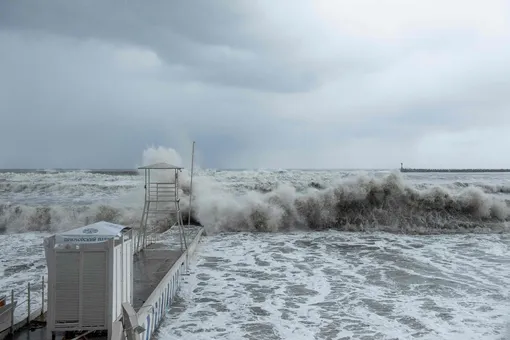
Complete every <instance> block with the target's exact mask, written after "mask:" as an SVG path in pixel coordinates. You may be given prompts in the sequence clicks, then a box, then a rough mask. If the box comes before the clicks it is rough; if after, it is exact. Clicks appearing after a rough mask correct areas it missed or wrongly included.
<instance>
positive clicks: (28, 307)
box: [27, 282, 30, 325]
mask: <svg viewBox="0 0 510 340" xmlns="http://www.w3.org/2000/svg"><path fill="white" fill-rule="evenodd" d="M27 310H28V315H27V325H30V282H29V283H28V298H27Z"/></svg>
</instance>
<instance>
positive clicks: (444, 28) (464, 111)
mask: <svg viewBox="0 0 510 340" xmlns="http://www.w3.org/2000/svg"><path fill="white" fill-rule="evenodd" d="M389 1H390V0H389ZM391 1H393V0H391ZM391 1H390V2H391ZM455 2H456V0H449V1H447V2H446V3H444V2H441V3H440V2H438V1H436V0H434V1H431V2H430V4H429V3H427V6H425V5H424V6H425V7H424V8H419V9H418V10H416V9H414V8H409V7H405V8H402V9H400V10H394V11H390V10H388V8H387V7H388V6H386V7H384V6H381V5H380V4H378V2H377V1H375V0H363V1H361V0H360V3H363V4H364V6H365V7H364V8H367V7H366V6H369V7H368V8H372V9H373V13H372V12H370V13H367V12H366V10H365V9H363V8H361V7H360V6H361V4H357V3H356V4H353V3H344V2H332V1H329V0H317V1H305V0H299V1H283V0H282V1H280V2H278V3H274V2H270V1H260V2H256V3H253V2H244V1H240V2H230V1H185V2H169V1H162V0H158V1H151V2H150V5H148V4H147V3H142V2H134V1H122V2H114V1H95V0H91V1H86V2H83V1H80V2H78V1H64V0H51V1H45V2H44V3H42V2H32V1H25V0H17V1H10V0H7V1H2V2H0V46H2V53H0V74H1V75H2V77H0V119H1V122H2V126H1V128H0V129H1V133H0V167H103V168H105V167H110V168H116V167H132V166H134V165H135V164H137V162H138V161H139V159H140V155H141V152H142V150H143V149H144V148H145V147H147V146H149V145H167V146H170V147H174V148H176V149H177V150H179V151H181V152H187V151H188V149H189V146H190V143H191V140H196V141H197V142H198V147H199V149H200V155H201V158H202V159H201V161H202V162H203V165H204V166H210V167H242V168H246V167H300V168H309V167H351V168H357V167H378V168H381V167H383V168H384V167H396V166H398V165H399V163H400V161H401V160H403V161H406V160H409V161H410V162H414V163H415V164H416V165H419V166H456V164H463V165H466V166H468V165H469V166H483V164H489V163H490V164H500V165H499V166H510V161H506V160H504V159H501V157H500V156H499V153H500V151H496V150H500V149H501V150H505V149H507V148H508V147H510V140H508V138H506V137H504V135H501V133H502V131H505V130H504V128H505V127H508V126H509V125H510V121H509V120H510V118H509V117H510V116H509V115H508V114H507V113H508V109H509V108H510V99H508V98H509V97H508V96H507V93H510V83H509V82H508V79H510V78H509V76H510V66H508V63H507V60H508V59H509V58H510V48H509V47H508V46H510V45H509V44H508V43H509V42H510V41H509V40H510V39H509V37H508V34H507V33H505V32H508V29H507V28H509V22H510V21H509V20H508V16H506V17H505V16H504V14H500V13H502V11H501V10H500V6H502V5H501V4H504V3H505V2H504V1H493V2H491V3H490V4H487V5H485V6H483V7H482V6H481V5H477V2H462V4H461V6H464V7H463V11H461V12H459V11H457V8H458V7H456V6H458V4H456V3H455ZM454 3H455V4H454ZM398 6H403V5H398ZM434 6H442V8H443V10H442V11H439V12H438V11H437V10H436V8H435V7H434ZM389 7H391V6H389ZM418 7H419V6H418ZM491 129H492V130H491ZM502 129H503V130H502ZM487 131H489V132H487ZM490 131H494V133H495V135H494V136H492V135H491V133H490ZM496 134H497V135H496ZM488 135H491V136H492V137H491V143H489V144H487V143H488V142H487V136H488ZM466 136H469V138H468V137H466ZM476 136H479V137H476ZM498 136H499V137H498ZM466 138H468V139H469V140H470V141H471V142H470V143H471V144H469V143H468V144H469V145H470V146H467V144H466V143H463V142H462V141H463V140H465V139H466ZM477 138H478V139H477ZM473 140H474V142H472V141H473ZM477 141H478V142H477ZM441 143H449V145H447V146H445V147H444V148H443V149H444V150H448V152H449V154H448V153H445V154H444V155H443V154H441V155H438V157H437V158H434V157H433V156H432V155H433V154H434V150H437V148H438V145H439V147H441V146H440V145H441ZM473 143H475V144H476V143H478V145H480V149H479V150H478V153H473V152H471V153H469V156H470V157H469V159H468V160H464V159H459V158H458V157H453V156H454V155H459V154H463V152H464V150H467V149H471V150H473V147H472V144H473ZM427 145H430V147H429V148H427ZM482 145H483V146H484V147H485V148H491V152H488V151H487V150H485V151H484V149H483V148H481V146H482ZM443 153H444V152H443ZM447 163H448V164H447ZM495 166H497V165H495Z"/></svg>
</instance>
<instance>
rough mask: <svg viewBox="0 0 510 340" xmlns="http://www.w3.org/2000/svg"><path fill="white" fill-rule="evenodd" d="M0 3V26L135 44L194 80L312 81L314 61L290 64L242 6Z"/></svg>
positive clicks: (285, 88) (259, 85) (276, 86)
mask: <svg viewBox="0 0 510 340" xmlns="http://www.w3.org/2000/svg"><path fill="white" fill-rule="evenodd" d="M0 6H1V7H0V27H3V28H6V29H14V30H32V31H36V32H41V31H42V32H48V33H52V34H60V35H66V36H70V37H75V38H79V39H105V40H108V41H114V42H117V43H125V44H135V45H138V46H140V47H142V48H148V49H151V50H153V51H155V52H156V53H158V55H159V56H160V57H161V58H163V59H164V60H165V61H166V62H167V63H170V64H177V65H183V66H185V67H188V68H190V69H192V72H191V73H190V75H192V76H193V77H194V78H195V79H197V80H200V81H207V82H212V83H216V84H219V85H224V86H233V87H247V88H254V89H258V90H263V91H282V92H294V91H306V90H309V89H310V88H312V87H313V86H314V85H315V84H316V83H317V82H318V81H319V80H318V76H317V75H316V74H315V72H314V69H313V65H301V67H299V68H291V67H289V65H288V58H287V56H285V54H282V53H281V52H283V51H282V49H281V48H280V47H279V46H278V45H275V44H274V42H272V41H271V38H270V37H267V36H263V35H261V34H260V32H259V31H258V30H257V29H258V28H259V27H260V26H262V25H263V24H264V23H263V20H264V18H263V17H258V18H257V17H254V16H253V15H252V14H251V11H250V7H246V6H242V5H241V3H237V4H236V3H235V2H229V1H205V0H204V1H165V0H158V1H151V2H150V3H147V2H140V1H119V2H117V1H99V0H91V1H86V2H83V1H62V0H51V1H45V2H33V1H24V0H21V1H5V2H2V4H0ZM253 11H255V8H253ZM288 52H290V53H292V50H288Z"/></svg>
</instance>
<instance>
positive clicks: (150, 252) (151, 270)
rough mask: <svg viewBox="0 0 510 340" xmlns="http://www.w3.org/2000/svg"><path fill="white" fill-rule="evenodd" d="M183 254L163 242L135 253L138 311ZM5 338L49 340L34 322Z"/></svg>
mask: <svg viewBox="0 0 510 340" xmlns="http://www.w3.org/2000/svg"><path fill="white" fill-rule="evenodd" d="M181 255H182V252H181V251H178V250H171V249H169V246H168V245H165V244H161V243H154V244H151V245H150V246H148V247H147V248H146V249H144V250H143V251H141V252H140V253H138V254H136V255H135V257H134V261H133V277H134V282H133V308H134V309H135V310H136V311H138V310H139V309H140V307H141V306H142V305H143V303H144V302H145V300H147V298H148V297H149V296H150V294H151V293H152V292H153V291H154V288H156V286H157V285H158V284H159V282H161V279H163V277H164V276H165V275H166V273H168V271H169V270H170V268H171V267H172V265H173V264H174V263H175V262H176V261H177V259H179V257H180V256H181ZM1 338H2V336H1V334H0V339H1ZM57 338H58V337H57ZM87 338H89V339H92V338H93V339H106V337H104V336H98V337H94V336H92V335H88V336H87ZM5 339H12V340H47V339H46V327H45V325H44V324H42V323H39V322H32V324H31V327H27V326H25V327H23V328H22V329H20V330H18V331H17V332H15V334H14V335H13V336H11V335H8V336H7V337H5Z"/></svg>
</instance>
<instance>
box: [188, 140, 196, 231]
mask: <svg viewBox="0 0 510 340" xmlns="http://www.w3.org/2000/svg"><path fill="white" fill-rule="evenodd" d="M194 163H195V141H193V146H192V147H191V179H190V183H189V210H188V227H189V225H190V223H191V197H192V195H193V166H194Z"/></svg>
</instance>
